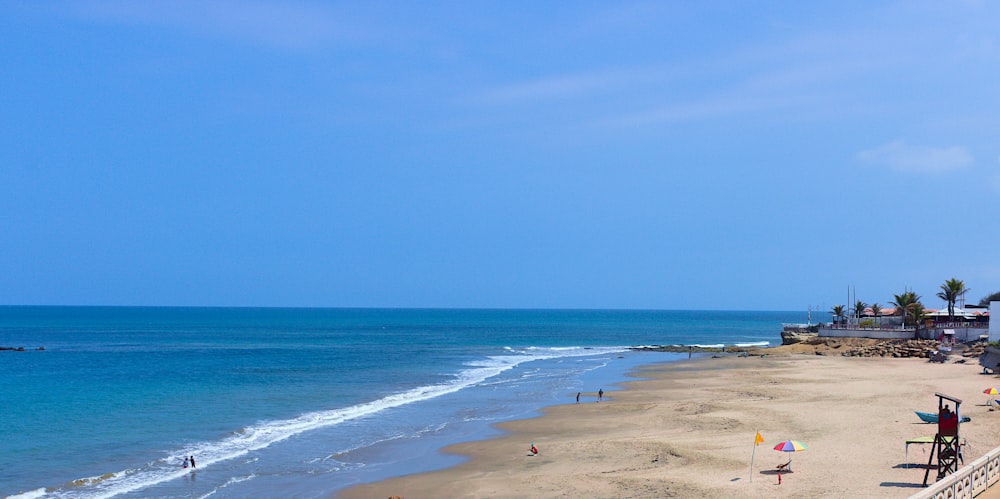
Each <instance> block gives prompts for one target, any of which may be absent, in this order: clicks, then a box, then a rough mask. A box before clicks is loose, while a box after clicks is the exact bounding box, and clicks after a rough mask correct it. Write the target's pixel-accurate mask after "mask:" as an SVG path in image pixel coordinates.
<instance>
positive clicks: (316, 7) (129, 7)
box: [63, 0, 365, 49]
mask: <svg viewBox="0 0 1000 499" xmlns="http://www.w3.org/2000/svg"><path fill="white" fill-rule="evenodd" d="M64 5H65V8H64V9H63V12H64V13H65V14H68V15H71V16H73V17H76V18H79V19H86V20H92V21H100V22H108V23H117V24H125V25H147V26H148V25H152V26H161V27H165V28H170V29H177V30H182V31H188V32H192V33H196V34H198V35H201V36H209V37H214V38H224V39H232V40H236V41H240V42H248V43H256V44H261V45H266V46H272V47H277V48H283V49H303V48H312V47H317V46H322V45H325V44H328V43H330V42H334V41H343V40H357V39H358V38H360V37H364V36H365V35H364V33H363V32H362V31H360V30H359V29H358V28H357V27H356V25H355V24H353V23H349V22H347V20H345V19H341V16H339V15H338V13H337V12H336V11H335V10H334V9H333V8H331V7H329V6H327V5H323V4H318V3H307V2H301V1H287V2H274V1H262V0H257V1H241V2H237V1H234V0H216V1H210V2H203V1H193V0H170V1H160V0H146V1H125V0H79V1H71V2H69V3H66V4H64Z"/></svg>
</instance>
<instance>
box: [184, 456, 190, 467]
mask: <svg viewBox="0 0 1000 499" xmlns="http://www.w3.org/2000/svg"><path fill="white" fill-rule="evenodd" d="M190 462H191V460H189V459H188V458H187V457H185V458H184V467H185V468H187V467H188V463H190Z"/></svg>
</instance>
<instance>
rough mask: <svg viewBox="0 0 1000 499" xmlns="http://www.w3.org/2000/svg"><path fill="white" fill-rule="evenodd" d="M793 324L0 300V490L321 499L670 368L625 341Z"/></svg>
mask: <svg viewBox="0 0 1000 499" xmlns="http://www.w3.org/2000/svg"><path fill="white" fill-rule="evenodd" d="M805 316H806V314H805V312H738V311H628V310H409V309H292V308H166V307H164V308H143V307H22V306H13V307H12V306H8V307H0V347H24V348H25V351H23V352H19V351H0V496H13V497H18V498H28V497H74V498H98V497H196V498H207V497H213V498H225V497H250V496H257V497H289V496H295V497H329V496H330V495H331V494H333V493H335V492H336V491H338V490H341V489H343V488H346V487H349V486H351V485H354V484H358V483H365V482H370V481H375V480H381V479H385V478H389V477H393V476H399V475H404V474H410V473H415V472H421V471H430V470H434V469H440V468H444V467H447V466H452V465H455V464H457V463H459V462H461V459H462V458H461V457H459V456H454V455H449V454H445V453H442V452H440V449H441V448H443V447H445V446H447V445H449V444H452V443H457V442H462V441H468V440H475V439H483V438H490V437H494V436H497V435H499V431H498V430H496V429H494V428H493V426H492V425H493V424H494V423H497V422H500V421H505V420H510V419H519V418H526V417H531V416H534V415H537V414H538V413H539V410H540V409H542V408H543V407H546V406H550V405H554V404H563V403H573V401H574V397H575V395H576V393H577V392H584V395H583V397H582V398H581V402H593V401H594V397H593V395H592V394H593V392H596V391H597V390H598V389H599V388H603V389H604V390H605V392H609V394H611V395H613V391H614V390H615V384H616V383H620V382H622V381H626V380H628V379H630V378H629V376H628V374H629V372H630V371H631V370H632V369H634V368H635V367H636V366H639V365H642V364H649V363H655V362H669V361H672V360H676V359H679V358H686V357H687V355H686V354H672V353H661V352H635V351H630V350H628V347H630V346H639V345H672V344H681V345H718V344H727V345H733V344H755V345H768V344H771V345H774V344H780V331H781V324H782V323H785V322H804V321H805V319H806V317H805ZM40 347H41V348H44V350H39V348H40ZM527 445H528V442H525V446H526V448H527ZM185 456H194V458H195V461H196V464H197V468H193V469H192V468H187V469H185V468H183V467H182V462H183V460H184V457H185Z"/></svg>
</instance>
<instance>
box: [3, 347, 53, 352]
mask: <svg viewBox="0 0 1000 499" xmlns="http://www.w3.org/2000/svg"><path fill="white" fill-rule="evenodd" d="M29 350H34V351H36V352H37V351H39V350H45V347H38V348H31V349H26V348H24V347H0V351H9V352H27V351H29Z"/></svg>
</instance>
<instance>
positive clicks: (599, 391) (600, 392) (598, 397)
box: [597, 388, 604, 402]
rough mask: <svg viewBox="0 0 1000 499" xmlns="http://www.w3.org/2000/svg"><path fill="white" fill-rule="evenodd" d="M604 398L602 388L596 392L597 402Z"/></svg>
mask: <svg viewBox="0 0 1000 499" xmlns="http://www.w3.org/2000/svg"><path fill="white" fill-rule="evenodd" d="M602 398H604V388H601V389H600V390H597V401H598V402H600V401H601V399H602Z"/></svg>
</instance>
